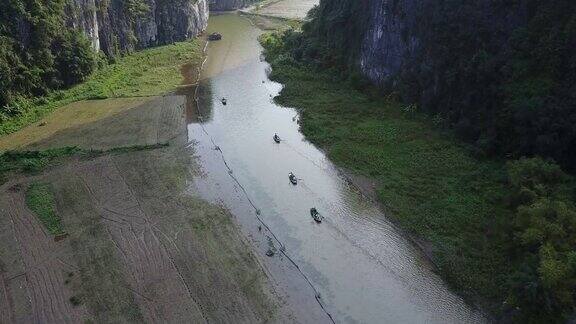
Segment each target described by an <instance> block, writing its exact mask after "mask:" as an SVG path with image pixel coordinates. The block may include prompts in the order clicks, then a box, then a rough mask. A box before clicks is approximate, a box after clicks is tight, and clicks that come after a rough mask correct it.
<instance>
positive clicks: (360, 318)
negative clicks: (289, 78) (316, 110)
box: [188, 14, 484, 323]
mask: <svg viewBox="0 0 576 324" xmlns="http://www.w3.org/2000/svg"><path fill="white" fill-rule="evenodd" d="M213 31H218V32H220V33H222V35H223V40H222V41H219V42H212V43H210V45H209V48H208V60H207V62H206V64H205V67H204V70H203V74H202V83H201V85H200V87H199V107H198V108H199V111H200V113H199V114H197V115H196V116H195V117H196V120H195V121H194V122H192V123H190V124H189V126H188V131H189V139H190V141H191V143H194V144H195V151H196V155H197V156H198V160H199V161H200V164H201V165H202V171H203V174H202V175H201V176H198V177H196V178H195V180H194V183H191V184H190V186H191V187H192V188H194V190H197V191H198V192H200V193H201V195H202V196H203V198H206V199H208V200H211V201H214V202H218V203H221V204H223V205H224V206H225V207H227V208H228V209H230V210H231V211H232V213H233V214H234V216H235V217H236V219H237V222H238V223H239V224H241V227H242V230H243V232H244V233H245V234H246V235H248V237H249V238H250V239H251V241H252V243H253V244H254V245H255V246H256V248H257V251H258V253H260V254H261V255H262V257H261V259H262V261H263V262H264V263H265V265H266V267H267V269H268V271H269V272H270V276H271V279H272V281H273V282H274V283H275V285H276V286H277V287H279V288H278V289H279V293H280V294H281V295H283V296H284V299H285V302H286V304H287V307H288V308H291V309H292V310H295V311H296V314H297V315H296V317H297V318H296V319H297V320H299V321H303V322H318V321H329V318H328V317H327V316H326V314H325V313H324V312H323V311H322V309H321V308H320V305H319V304H318V303H317V302H316V300H315V299H314V294H315V292H314V290H313V288H312V287H310V286H309V285H308V284H307V282H306V280H305V278H308V279H309V280H310V282H311V283H312V285H313V287H314V288H315V289H316V290H317V291H318V293H319V294H320V296H321V297H320V299H319V300H320V301H321V303H322V305H324V307H325V308H326V310H327V312H329V313H330V314H331V315H332V316H333V318H334V320H335V321H336V322H351V323H353V322H360V323H447V322H451V323H476V322H483V321H484V319H483V317H482V315H481V314H480V313H479V312H477V311H475V310H474V309H472V308H470V307H469V306H467V305H466V304H465V303H464V302H463V301H462V299H461V298H460V297H458V296H457V295H455V294H454V293H452V292H451V291H450V290H449V289H448V288H447V287H446V285H445V284H444V283H443V282H442V281H441V279H440V278H439V277H438V276H437V275H436V274H434V273H433V271H432V269H431V267H430V265H429V263H428V262H427V261H426V260H425V259H424V258H423V257H422V254H421V253H420V251H419V250H418V249H416V248H414V246H413V245H412V244H411V243H410V242H409V241H408V240H407V239H405V238H404V237H403V235H402V233H401V232H400V231H398V230H397V229H396V228H395V227H394V226H393V225H392V224H391V222H390V221H388V220H387V218H386V216H385V215H384V214H383V213H382V212H381V210H380V209H379V208H378V206H376V205H375V204H373V203H372V202H371V201H370V200H368V199H365V198H363V196H362V195H361V194H360V193H359V192H358V190H356V189H355V188H354V187H352V186H351V185H350V184H349V183H348V181H347V180H346V179H345V178H344V177H343V176H342V175H341V174H340V173H339V172H338V170H337V169H336V168H335V166H334V165H333V164H332V163H331V162H330V161H329V160H328V159H327V158H326V156H325V155H324V153H323V152H322V151H320V150H319V149H318V148H316V147H315V146H314V145H312V144H310V143H308V142H307V141H306V140H305V138H304V137H303V135H302V134H301V133H300V132H299V127H298V123H297V119H298V114H297V112H296V111H295V110H294V109H291V108H284V107H280V106H278V105H276V104H275V103H274V102H273V100H272V98H273V97H274V96H276V95H277V94H278V93H279V91H280V90H281V88H282V87H281V85H280V84H278V83H275V82H272V81H270V80H269V79H268V78H267V72H268V71H269V68H270V67H269V65H268V64H267V63H266V62H265V61H264V60H263V58H262V57H261V54H260V53H261V47H260V45H259V44H258V41H257V37H258V35H260V33H261V32H260V31H259V30H258V29H257V28H255V27H254V26H253V25H252V24H251V22H250V21H249V20H247V19H246V18H243V17H241V16H238V15H235V14H227V15H220V16H214V17H211V18H210V22H209V32H213ZM223 97H225V98H226V99H227V105H223V104H222V103H221V98H223ZM198 117H199V118H198ZM274 133H278V134H279V135H280V137H281V138H282V139H283V141H282V143H281V144H276V143H274V141H273V140H272V136H273V135H274ZM289 172H294V173H295V174H296V176H297V177H298V178H300V179H301V180H300V181H299V183H298V185H297V186H294V185H292V184H290V182H289V180H288V173H289ZM311 207H316V208H317V209H318V210H319V211H320V213H322V214H323V215H324V216H325V220H324V221H323V222H322V223H321V224H316V223H315V222H314V220H313V219H312V218H311V216H310V212H309V210H310V208H311ZM255 210H259V215H258V214H257V213H256V212H255ZM257 217H260V219H261V220H262V221H263V222H264V224H265V225H264V226H263V225H262V224H260V223H259V221H258V219H257ZM259 225H260V226H261V228H262V230H259V229H258V226H259ZM267 227H268V228H269V229H270V230H268V229H267ZM275 237H276V238H277V239H278V241H276V240H275ZM279 242H282V244H284V246H285V249H286V250H285V253H286V255H288V256H289V257H290V258H291V259H293V260H294V262H295V263H296V264H297V265H298V266H299V268H300V270H301V271H302V273H299V272H298V270H297V269H296V267H295V266H294V265H293V264H291V263H290V262H289V260H288V259H287V258H286V257H285V256H283V255H282V253H279V250H276V252H277V253H276V254H275V256H274V257H271V258H268V257H266V256H264V254H265V253H266V251H267V249H268V248H269V247H270V246H272V245H273V246H274V248H276V249H279V246H280V243H279Z"/></svg>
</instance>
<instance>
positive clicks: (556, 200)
mask: <svg viewBox="0 0 576 324" xmlns="http://www.w3.org/2000/svg"><path fill="white" fill-rule="evenodd" d="M508 174H509V178H510V186H511V191H512V199H511V208H513V209H514V210H515V216H514V219H512V220H511V222H512V227H511V228H512V233H511V237H512V242H513V248H512V249H511V250H512V253H511V259H512V260H513V262H515V269H516V271H515V272H514V273H512V274H511V275H510V277H509V282H508V284H509V296H508V300H507V302H508V303H509V304H508V306H511V307H518V308H519V309H520V310H521V312H518V313H519V314H518V315H517V316H518V317H519V319H522V320H524V321H528V320H530V319H531V320H532V321H534V320H535V319H538V320H548V321H554V320H558V319H559V318H566V317H568V316H570V315H571V313H572V312H574V307H575V305H576V303H575V300H574V299H575V298H576V208H575V206H574V203H573V197H572V196H573V194H574V193H573V192H572V189H573V185H572V186H571V182H572V181H573V179H571V178H569V177H568V176H567V175H566V174H564V172H562V170H561V169H560V167H559V166H558V165H556V164H554V163H551V162H546V161H544V160H542V159H540V158H531V159H525V158H523V159H520V160H516V161H514V162H509V163H508Z"/></svg>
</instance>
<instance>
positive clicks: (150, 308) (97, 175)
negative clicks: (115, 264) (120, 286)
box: [78, 158, 205, 323]
mask: <svg viewBox="0 0 576 324" xmlns="http://www.w3.org/2000/svg"><path fill="white" fill-rule="evenodd" d="M78 175H79V176H80V177H81V178H82V180H83V182H84V183H85V185H86V187H87V189H88V191H89V192H90V194H91V198H92V200H93V203H94V204H95V205H96V206H97V210H98V211H99V213H100V215H101V217H102V219H103V221H104V223H105V225H106V228H107V231H108V233H109V234H110V236H111V238H112V240H113V241H114V244H115V246H116V248H117V249H118V251H119V254H120V255H121V258H122V262H123V263H124V264H125V265H126V266H127V270H128V278H129V279H128V281H129V282H130V284H131V286H132V287H133V289H134V292H135V297H136V300H137V301H138V304H139V305H140V308H141V310H142V311H143V313H144V318H145V320H146V321H147V322H185V321H188V322H194V323H200V322H205V319H204V318H203V316H202V312H201V309H200V307H199V305H198V304H196V302H195V301H194V300H193V299H192V296H191V294H190V292H189V289H188V287H187V285H186V283H185V282H184V280H183V279H182V275H181V274H180V272H179V270H178V269H177V268H176V265H175V264H174V262H173V261H172V258H171V256H170V254H169V253H168V251H166V249H165V247H164V245H163V244H162V243H161V242H160V240H159V239H158V236H157V232H158V230H156V229H155V228H154V224H153V222H152V220H151V219H150V218H149V216H148V215H146V214H145V213H144V211H143V210H142V208H141V207H140V204H139V202H138V201H137V200H136V197H134V195H133V194H132V192H131V189H130V188H129V187H128V186H127V185H126V183H125V182H124V180H123V177H122V175H121V174H120V173H119V172H118V170H117V168H116V167H115V165H114V163H113V162H112V161H111V159H110V158H107V159H105V160H102V161H98V162H97V163H94V164H92V163H91V164H89V165H87V166H85V167H82V168H81V169H79V170H78Z"/></svg>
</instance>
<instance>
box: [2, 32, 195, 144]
mask: <svg viewBox="0 0 576 324" xmlns="http://www.w3.org/2000/svg"><path fill="white" fill-rule="evenodd" d="M201 58H202V48H201V44H200V41H198V40H191V41H187V42H181V43H176V44H174V45H167V46H162V47H157V48H152V49H147V50H143V51H140V52H136V53H133V54H131V55H128V56H125V57H122V58H119V59H117V61H116V63H114V64H111V65H107V66H105V67H102V68H101V69H99V70H98V71H96V73H94V74H93V75H92V76H90V77H89V78H88V79H87V80H86V82H84V83H81V84H79V85H77V86H75V87H72V88H70V89H68V90H61V91H55V92H52V93H50V94H48V95H47V96H45V97H40V98H36V99H21V100H19V101H18V102H14V103H13V105H16V106H17V107H16V106H14V107H15V108H14V109H12V110H14V111H15V112H17V113H15V114H13V115H10V116H7V117H6V118H3V119H2V118H0V135H2V134H7V133H11V132H14V131H16V130H18V129H20V128H22V127H23V126H25V125H28V124H30V123H32V122H34V121H37V120H38V119H40V118H41V117H42V116H44V115H45V114H47V113H48V112H50V111H52V110H54V109H56V108H58V107H61V106H63V105H65V104H68V103H71V102H74V101H79V100H87V99H103V98H113V97H136V96H153V95H159V94H162V93H165V92H167V91H169V90H172V89H174V88H175V87H176V86H178V85H179V84H180V83H181V82H182V74H181V70H180V69H181V66H182V65H184V64H186V63H198V62H199V61H200V60H201Z"/></svg>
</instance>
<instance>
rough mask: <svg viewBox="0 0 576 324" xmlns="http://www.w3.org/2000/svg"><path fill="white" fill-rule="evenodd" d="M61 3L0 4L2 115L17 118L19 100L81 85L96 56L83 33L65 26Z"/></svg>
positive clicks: (24, 0)
mask: <svg viewBox="0 0 576 324" xmlns="http://www.w3.org/2000/svg"><path fill="white" fill-rule="evenodd" d="M64 7H65V1H64V0H51V1H43V0H6V1H1V2H0V75H1V76H2V77H1V79H0V117H4V118H6V117H9V116H11V115H14V114H18V113H20V112H21V111H20V110H21V109H22V108H21V107H22V105H19V104H18V103H17V101H18V99H19V98H23V97H29V96H40V95H44V94H46V93H47V92H48V91H49V90H50V89H59V88H62V87H67V86H71V85H73V84H76V83H78V82H80V81H83V80H84V79H85V78H86V77H87V76H88V75H89V74H90V73H91V72H92V71H93V69H94V67H95V62H96V56H95V53H94V52H93V51H92V49H91V47H90V43H89V41H88V40H87V39H86V37H85V36H84V35H82V34H81V33H79V32H77V31H74V30H71V29H69V28H65V27H64V25H63V24H64Z"/></svg>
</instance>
